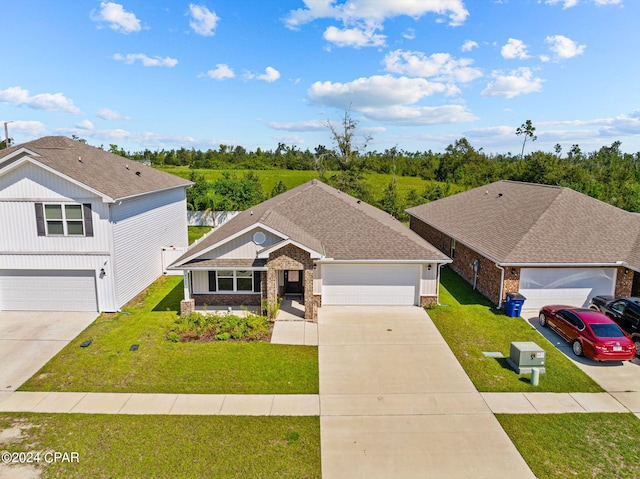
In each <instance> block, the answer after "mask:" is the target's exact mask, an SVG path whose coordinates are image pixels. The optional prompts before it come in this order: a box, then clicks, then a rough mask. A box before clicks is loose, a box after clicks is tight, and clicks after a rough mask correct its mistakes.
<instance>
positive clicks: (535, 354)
mask: <svg viewBox="0 0 640 479" xmlns="http://www.w3.org/2000/svg"><path fill="white" fill-rule="evenodd" d="M545 358H546V353H545V352H544V350H543V349H542V348H541V347H540V346H538V345H537V344H536V343H532V342H531V341H526V342H513V343H511V351H510V353H509V359H507V362H508V363H509V366H511V367H512V368H513V369H514V370H515V371H516V372H517V373H518V374H529V373H531V370H532V369H533V368H536V369H538V370H539V372H540V373H544V372H545V368H544V360H545Z"/></svg>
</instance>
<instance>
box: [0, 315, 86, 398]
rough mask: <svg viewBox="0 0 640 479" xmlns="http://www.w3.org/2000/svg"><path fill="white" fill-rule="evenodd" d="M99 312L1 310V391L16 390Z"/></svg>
mask: <svg viewBox="0 0 640 479" xmlns="http://www.w3.org/2000/svg"><path fill="white" fill-rule="evenodd" d="M97 316H98V313H93V312H88V313H87V312H82V313H76V312H74V313H67V312H41V311H39V312H29V311H0V364H1V365H2V367H0V393H2V392H6V391H15V390H16V389H17V388H18V387H19V386H20V385H21V384H22V383H24V382H25V381H26V380H27V379H29V378H30V377H31V376H33V375H34V374H35V373H36V372H38V370H39V369H40V368H41V367H42V366H44V365H45V364H46V363H47V361H49V360H50V359H51V358H52V357H54V356H55V355H56V354H57V353H58V352H59V351H60V350H61V349H62V348H64V347H65V346H66V345H67V344H68V343H69V342H70V341H71V340H72V339H73V338H75V337H76V336H77V335H78V334H80V333H81V332H82V331H83V330H84V329H85V328H86V327H87V326H89V325H90V324H91V323H92V322H93V321H94V320H95V319H96V317H97Z"/></svg>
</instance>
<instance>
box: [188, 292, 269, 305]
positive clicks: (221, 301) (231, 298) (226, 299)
mask: <svg viewBox="0 0 640 479" xmlns="http://www.w3.org/2000/svg"><path fill="white" fill-rule="evenodd" d="M193 299H195V301H196V305H197V306H204V305H205V304H206V305H207V306H260V303H261V297H260V295H259V294H256V293H254V294H242V293H240V294H224V293H211V294H194V295H193Z"/></svg>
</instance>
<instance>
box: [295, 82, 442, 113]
mask: <svg viewBox="0 0 640 479" xmlns="http://www.w3.org/2000/svg"><path fill="white" fill-rule="evenodd" d="M445 91H446V86H445V85H442V84H441V83H434V82H430V81H427V80H425V79H424V78H406V77H400V78H396V77H393V76H391V75H383V76H381V75H376V76H372V77H368V78H358V79H357V80H354V81H352V82H349V83H333V82H330V81H326V82H315V83H314V84H313V85H311V87H310V88H309V90H308V92H307V94H308V96H309V99H310V100H311V101H313V102H314V103H319V104H323V105H329V106H333V107H336V108H340V109H345V108H349V106H351V108H353V109H354V110H357V111H360V110H362V109H363V108H382V107H389V106H394V105H402V104H410V103H415V102H417V101H419V100H420V99H422V98H424V97H426V96H430V95H433V94H434V93H443V92H445Z"/></svg>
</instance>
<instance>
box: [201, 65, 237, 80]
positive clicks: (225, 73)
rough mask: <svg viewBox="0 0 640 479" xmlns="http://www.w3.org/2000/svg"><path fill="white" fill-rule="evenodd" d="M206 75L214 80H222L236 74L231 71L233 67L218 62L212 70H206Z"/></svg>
mask: <svg viewBox="0 0 640 479" xmlns="http://www.w3.org/2000/svg"><path fill="white" fill-rule="evenodd" d="M207 76H208V77H209V78H213V79H214V80H224V79H225V78H234V77H235V76H236V74H235V73H234V72H233V69H231V68H230V67H229V65H226V64H224V63H218V64H217V65H216V68H215V69H214V70H209V71H208V72H207Z"/></svg>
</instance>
